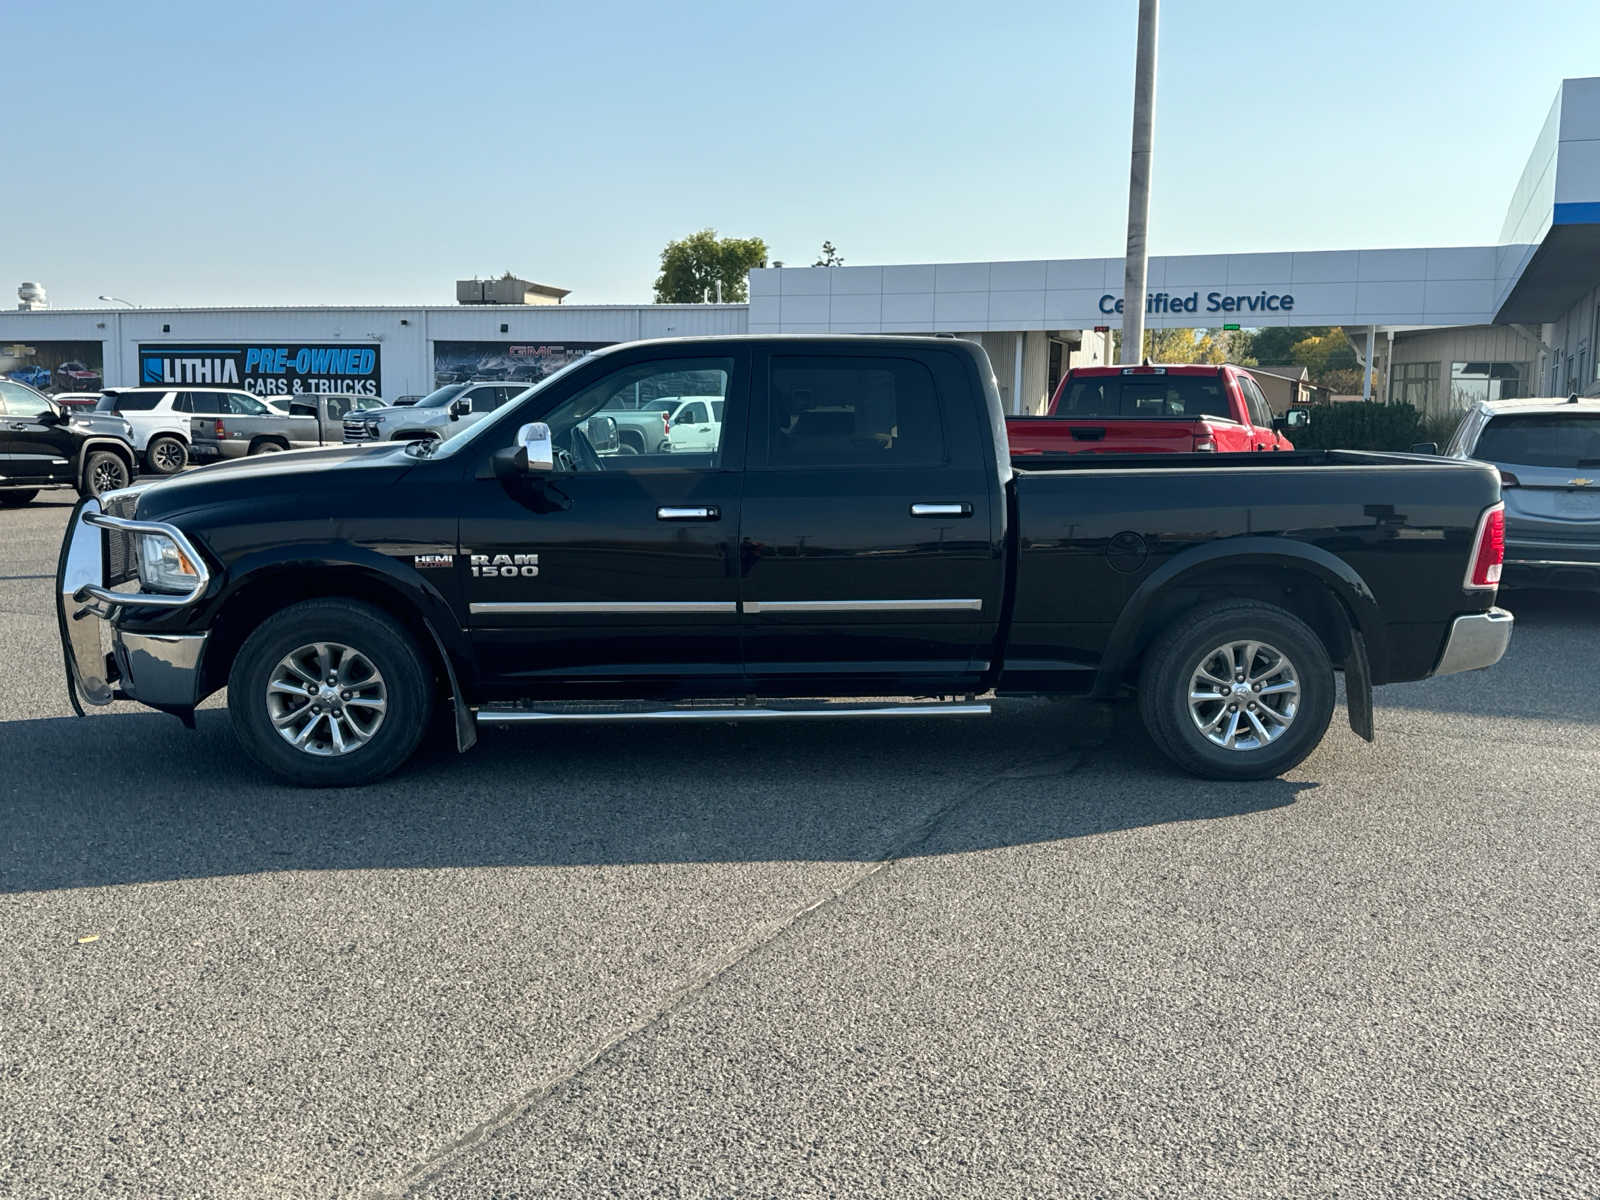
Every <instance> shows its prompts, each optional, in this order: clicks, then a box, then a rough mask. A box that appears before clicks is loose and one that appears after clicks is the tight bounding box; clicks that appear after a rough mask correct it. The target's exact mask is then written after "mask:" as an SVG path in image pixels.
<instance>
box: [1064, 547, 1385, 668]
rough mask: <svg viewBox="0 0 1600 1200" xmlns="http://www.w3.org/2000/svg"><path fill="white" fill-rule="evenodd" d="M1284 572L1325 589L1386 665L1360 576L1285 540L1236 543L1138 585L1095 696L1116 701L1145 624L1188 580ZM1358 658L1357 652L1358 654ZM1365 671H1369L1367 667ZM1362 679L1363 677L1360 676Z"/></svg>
mask: <svg viewBox="0 0 1600 1200" xmlns="http://www.w3.org/2000/svg"><path fill="white" fill-rule="evenodd" d="M1227 566H1239V567H1254V568H1260V567H1280V568H1288V569H1290V570H1296V571H1301V572H1304V573H1305V574H1307V575H1310V576H1312V577H1313V578H1315V579H1318V580H1320V581H1321V582H1322V583H1324V584H1326V585H1327V587H1328V589H1329V590H1330V591H1331V592H1332V593H1333V595H1334V596H1335V597H1336V598H1337V599H1338V600H1339V602H1340V604H1341V605H1342V607H1343V609H1344V611H1345V615H1346V617H1347V618H1349V620H1350V621H1351V625H1352V629H1353V631H1354V632H1356V633H1359V634H1360V635H1361V640H1362V642H1363V643H1364V645H1363V646H1362V647H1361V649H1364V651H1365V654H1364V655H1363V659H1364V660H1365V659H1367V658H1369V657H1370V658H1371V659H1373V660H1375V661H1377V662H1380V663H1386V662H1387V661H1388V657H1389V656H1388V635H1387V632H1386V628H1385V626H1384V622H1383V615H1382V613H1381V612H1380V611H1379V608H1378V601H1377V597H1375V596H1374V595H1373V594H1372V589H1371V588H1370V587H1368V586H1367V581H1366V580H1365V579H1363V578H1362V577H1361V575H1360V573H1359V572H1358V571H1356V569H1355V568H1354V567H1352V566H1350V564H1349V563H1347V562H1345V561H1344V560H1343V559H1341V558H1339V557H1338V556H1336V555H1334V554H1332V553H1330V552H1329V551H1327V550H1324V549H1323V548H1322V547H1320V546H1313V545H1311V544H1309V543H1307V542H1299V541H1295V540H1293V539H1291V538H1282V537H1236V538H1224V539H1222V540H1220V541H1214V542H1207V543H1205V544H1204V545H1201V546H1194V547H1191V548H1190V549H1188V550H1185V551H1183V552H1182V553H1180V554H1177V555H1175V556H1173V558H1172V559H1171V560H1170V561H1169V562H1166V563H1164V564H1162V566H1161V567H1160V568H1158V569H1157V570H1156V571H1154V572H1152V573H1151V575H1150V577H1149V578H1148V579H1146V580H1145V581H1144V582H1143V583H1142V584H1140V585H1139V587H1138V589H1137V590H1136V591H1135V592H1134V593H1133V595H1132V596H1130V597H1129V598H1128V603H1127V604H1126V605H1125V606H1124V608H1123V610H1122V615H1121V616H1120V617H1119V618H1118V619H1117V623H1116V625H1115V626H1114V627H1113V629H1112V631H1111V637H1110V638H1109V639H1108V640H1107V642H1106V649H1105V653H1104V654H1103V655H1102V656H1101V659H1100V669H1099V672H1098V674H1097V676H1096V678H1095V686H1094V692H1093V695H1094V696H1095V697H1097V698H1099V699H1110V698H1112V697H1114V696H1115V695H1116V694H1117V693H1118V691H1119V689H1120V687H1121V684H1122V679H1123V676H1124V675H1125V674H1126V672H1127V669H1128V666H1129V664H1130V663H1132V662H1133V660H1134V658H1135V657H1137V655H1138V653H1139V651H1140V650H1141V649H1142V648H1143V646H1144V644H1145V642H1147V641H1148V640H1149V638H1150V637H1151V636H1153V634H1154V632H1155V631H1154V630H1150V629H1147V628H1146V627H1145V626H1146V621H1147V618H1148V616H1149V614H1150V610H1151V608H1152V606H1153V605H1154V603H1155V601H1156V599H1157V597H1159V596H1160V595H1161V593H1163V592H1164V591H1166V590H1167V589H1168V588H1171V587H1178V586H1181V585H1182V583H1183V579H1184V576H1186V575H1190V574H1192V573H1193V572H1196V571H1200V570H1211V569H1215V568H1217V567H1227ZM1358 652H1359V651H1358ZM1363 665H1365V664H1364V663H1363ZM1362 674H1363V675H1364V674H1365V672H1362Z"/></svg>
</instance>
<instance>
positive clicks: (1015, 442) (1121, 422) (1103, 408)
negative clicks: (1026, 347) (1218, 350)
mask: <svg viewBox="0 0 1600 1200" xmlns="http://www.w3.org/2000/svg"><path fill="white" fill-rule="evenodd" d="M1310 416H1311V414H1310V413H1309V412H1308V411H1306V410H1305V409H1292V410H1290V411H1289V412H1288V413H1285V414H1284V415H1283V416H1277V417H1275V416H1274V415H1273V413H1272V406H1271V405H1270V404H1268V403H1267V398H1266V395H1265V394H1264V393H1263V392H1262V391H1261V387H1260V385H1259V384H1257V383H1256V381H1255V380H1254V379H1253V378H1251V376H1250V373H1249V372H1248V371H1245V370H1243V369H1241V368H1239V367H1233V366H1209V365H1197V366H1151V365H1145V366H1142V367H1078V368H1075V369H1073V370H1071V371H1068V372H1067V373H1066V375H1065V376H1063V377H1062V380H1061V382H1060V384H1059V385H1057V387H1056V392H1055V395H1054V396H1052V397H1051V398H1050V407H1049V409H1048V411H1047V412H1046V415H1044V416H1042V417H1007V418H1006V434H1007V437H1008V438H1009V439H1010V442H1011V453H1012V454H1013V455H1027V454H1074V453H1084V452H1087V453H1093V454H1167V453H1174V454H1189V453H1195V452H1201V453H1209V452H1215V453H1218V454H1231V453H1242V452H1246V451H1256V450H1293V449H1294V443H1293V442H1291V441H1290V440H1289V438H1288V436H1287V434H1288V431H1289V430H1290V429H1291V428H1293V427H1294V426H1296V425H1299V424H1302V423H1304V422H1305V421H1307V420H1309V419H1310Z"/></svg>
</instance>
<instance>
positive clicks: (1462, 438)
mask: <svg viewBox="0 0 1600 1200" xmlns="http://www.w3.org/2000/svg"><path fill="white" fill-rule="evenodd" d="M1419 449H1420V447H1419ZM1444 452H1445V454H1447V455H1449V456H1451V457H1454V458H1475V459H1479V460H1481V461H1483V462H1488V463H1493V464H1494V465H1495V466H1496V467H1498V468H1500V486H1501V491H1502V495H1503V497H1504V499H1505V505H1506V561H1505V567H1504V569H1503V574H1502V580H1503V582H1504V583H1505V585H1506V586H1509V587H1517V586H1522V587H1548V588H1582V589H1600V397H1590V398H1589V399H1583V398H1581V397H1576V396H1574V397H1572V398H1570V399H1567V400H1484V401H1479V402H1478V403H1477V404H1476V405H1474V406H1473V407H1472V408H1471V409H1469V410H1468V411H1467V414H1466V415H1465V416H1464V417H1462V419H1461V423H1460V424H1459V425H1458V426H1456V431H1455V433H1454V434H1453V435H1452V436H1451V438H1450V442H1449V444H1448V445H1446V447H1445V450H1444Z"/></svg>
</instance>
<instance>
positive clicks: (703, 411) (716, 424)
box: [618, 396, 722, 454]
mask: <svg viewBox="0 0 1600 1200" xmlns="http://www.w3.org/2000/svg"><path fill="white" fill-rule="evenodd" d="M618 432H619V436H620V432H621V431H620V430H619V431H618ZM721 444H722V397H721V396H684V397H682V398H681V399H680V401H679V404H678V407H676V408H675V409H673V410H672V415H671V416H670V417H668V418H667V445H668V447H669V448H670V449H671V450H672V451H673V452H674V453H691V454H692V453H697V452H698V453H703V452H706V451H710V450H715V449H716V448H717V447H718V446H719V445H721Z"/></svg>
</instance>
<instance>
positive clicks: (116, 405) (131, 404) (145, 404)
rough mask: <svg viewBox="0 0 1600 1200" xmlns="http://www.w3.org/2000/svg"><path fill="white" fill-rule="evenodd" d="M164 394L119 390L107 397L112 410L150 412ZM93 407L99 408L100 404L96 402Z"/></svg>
mask: <svg viewBox="0 0 1600 1200" xmlns="http://www.w3.org/2000/svg"><path fill="white" fill-rule="evenodd" d="M165 396H166V393H165V392H120V393H118V394H117V395H115V396H112V397H109V399H110V400H111V411H112V412H119V413H125V412H150V411H151V410H152V409H154V408H155V407H156V405H158V404H160V403H161V401H162V399H163V398H164V397H165ZM101 403H102V404H103V403H104V401H102V402H101ZM95 407H96V408H100V405H99V404H96V405H95ZM102 411H104V410H103V409H102Z"/></svg>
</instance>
